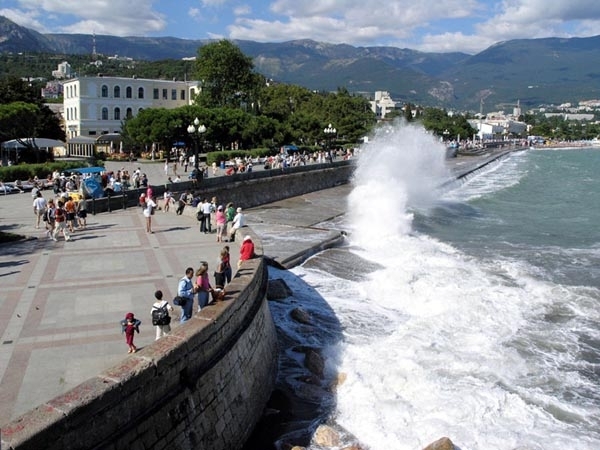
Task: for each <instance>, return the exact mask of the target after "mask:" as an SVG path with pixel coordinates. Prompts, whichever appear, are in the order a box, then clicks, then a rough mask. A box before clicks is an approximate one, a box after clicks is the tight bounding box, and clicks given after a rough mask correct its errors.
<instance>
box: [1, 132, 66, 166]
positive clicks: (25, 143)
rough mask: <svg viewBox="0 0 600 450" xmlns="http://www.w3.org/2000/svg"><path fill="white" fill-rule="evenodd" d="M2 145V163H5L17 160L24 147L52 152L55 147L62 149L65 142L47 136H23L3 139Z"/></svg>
mask: <svg viewBox="0 0 600 450" xmlns="http://www.w3.org/2000/svg"><path fill="white" fill-rule="evenodd" d="M0 145H1V147H2V155H1V156H0V159H2V163H3V164H4V163H7V162H8V160H12V161H15V162H19V159H20V158H21V157H20V156H19V153H20V152H21V151H22V150H24V149H26V148H35V147H37V148H39V149H42V150H44V151H46V152H48V153H49V154H54V149H55V148H57V147H58V148H62V149H63V151H64V148H65V143H64V142H63V141H59V140H57V139H48V138H24V139H12V140H10V141H4V142H2V144H0Z"/></svg>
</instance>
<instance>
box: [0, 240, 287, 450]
mask: <svg viewBox="0 0 600 450" xmlns="http://www.w3.org/2000/svg"><path fill="white" fill-rule="evenodd" d="M256 242H257V243H258V242H259V241H258V240H257V241H256ZM256 250H257V252H260V253H262V249H261V248H260V247H259V246H257V248H256ZM260 253H259V254H260ZM267 276H268V275H267V267H266V264H265V262H264V260H263V258H256V259H253V260H251V261H246V262H244V266H243V267H242V268H241V269H240V270H239V271H238V273H237V275H236V277H235V278H234V279H233V280H232V283H231V284H230V285H229V286H228V296H227V300H226V301H224V302H220V303H217V304H215V305H214V306H212V307H209V308H206V309H204V310H203V311H202V312H201V313H199V314H197V315H196V316H195V317H194V318H192V319H191V320H190V321H188V322H186V323H185V324H184V325H182V326H179V327H176V328H174V330H173V331H172V332H171V334H170V335H168V336H166V337H164V338H162V339H160V340H158V341H156V342H155V343H154V344H152V345H150V346H148V347H145V348H144V349H142V350H141V351H139V352H138V353H136V354H134V355H132V356H130V357H128V358H126V359H125V360H124V361H123V362H122V363H121V364H120V365H118V366H115V367H112V368H110V369H109V370H106V371H104V372H103V373H101V374H99V375H98V376H97V377H95V378H92V379H90V380H88V381H86V382H84V383H82V384H81V385H79V386H77V387H76V388H75V389H73V390H71V391H69V392H67V393H66V394H64V395H61V396H59V397H56V398H54V399H52V400H51V401H49V402H47V403H45V404H43V405H41V406H39V407H37V408H36V409H34V410H32V411H31V412H29V413H27V414H25V415H23V416H21V417H20V418H18V419H16V420H15V421H13V422H11V423H9V424H8V425H7V426H6V427H4V428H3V429H2V449H19V450H25V449H32V450H34V449H35V450H39V449H50V450H53V449H56V450H72V449H90V448H94V449H123V448H132V449H148V448H153V449H190V450H191V449H201V448H210V449H211V450H220V449H222V450H229V449H237V448H240V447H242V445H243V444H244V442H245V441H246V440H247V438H248V436H249V435H250V433H251V432H252V430H253V428H254V426H255V425H256V422H257V421H258V419H259V418H260V416H261V413H262V410H263V408H264V405H265V404H266V402H267V400H268V398H269V396H270V393H271V391H272V388H273V384H274V381H275V375H276V371H277V341H276V333H275V327H274V324H273V320H272V318H271V315H270V312H269V306H268V304H267V301H266V288H267V281H268V280H267Z"/></svg>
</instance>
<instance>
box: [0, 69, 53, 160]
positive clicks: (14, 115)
mask: <svg viewBox="0 0 600 450" xmlns="http://www.w3.org/2000/svg"><path fill="white" fill-rule="evenodd" d="M36 137H43V138H48V139H58V140H65V132H64V131H63V129H62V128H61V127H60V121H59V119H58V117H57V116H56V114H54V113H53V112H52V110H50V108H48V107H47V106H46V105H44V103H43V100H42V98H41V96H40V94H39V90H36V89H34V88H33V86H31V85H30V84H29V83H27V82H26V81H23V80H21V79H19V78H16V77H6V78H3V79H0V139H1V140H2V141H9V140H12V139H16V140H17V141H18V142H19V143H21V144H22V145H25V146H26V147H27V148H29V149H30V150H32V151H33V152H34V153H35V160H36V162H40V152H39V148H38V147H37V145H35V138H36ZM49 156H50V157H51V156H52V155H49Z"/></svg>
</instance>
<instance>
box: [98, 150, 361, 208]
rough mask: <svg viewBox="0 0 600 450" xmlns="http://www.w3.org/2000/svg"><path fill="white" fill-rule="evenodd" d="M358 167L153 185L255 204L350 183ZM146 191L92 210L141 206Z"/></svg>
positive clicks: (346, 163) (348, 163) (343, 164)
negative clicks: (139, 200) (141, 196)
mask: <svg viewBox="0 0 600 450" xmlns="http://www.w3.org/2000/svg"><path fill="white" fill-rule="evenodd" d="M354 168H355V166H354V163H353V161H352V160H341V161H334V162H333V163H327V164H310V165H307V166H298V167H290V168H287V169H285V171H282V170H281V169H273V170H263V171H256V172H249V173H238V174H235V175H231V176H221V177H214V178H205V179H204V180H202V182H200V183H199V184H198V185H194V184H193V183H192V182H191V181H184V182H178V183H170V184H168V185H157V186H152V189H153V192H154V196H155V197H157V198H159V199H160V198H162V195H163V193H164V192H165V189H166V188H167V187H168V188H169V189H170V190H171V192H173V193H176V194H177V193H179V192H183V191H185V190H188V189H189V190H190V191H191V192H193V193H194V195H195V196H199V197H207V198H208V199H210V198H212V197H217V198H218V199H222V200H223V201H227V202H230V201H231V202H233V203H234V204H235V205H236V206H242V207H243V208H251V207H253V206H259V205H264V204H265V203H271V202H275V201H278V200H283V199H286V198H290V197H295V196H298V195H302V194H306V193H308V192H314V191H319V190H322V189H328V188H331V187H334V186H338V185H340V184H345V183H348V182H349V181H350V178H351V177H352V173H353V172H354ZM142 192H146V189H133V190H129V191H126V192H125V193H124V194H121V193H119V194H116V195H113V196H111V197H109V198H101V199H95V200H93V201H90V202H89V204H88V211H89V212H91V213H92V214H95V213H100V212H106V211H114V210H118V209H123V208H128V207H133V206H137V204H138V199H139V196H140V194H141V193H142Z"/></svg>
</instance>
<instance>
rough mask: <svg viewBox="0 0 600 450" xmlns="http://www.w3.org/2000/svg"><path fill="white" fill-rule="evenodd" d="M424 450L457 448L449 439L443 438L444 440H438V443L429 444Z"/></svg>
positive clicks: (453, 449) (450, 449) (451, 449)
mask: <svg viewBox="0 0 600 450" xmlns="http://www.w3.org/2000/svg"><path fill="white" fill-rule="evenodd" d="M423 450H455V448H454V444H453V443H452V441H451V440H450V439H449V438H447V437H443V438H441V439H438V440H437V441H435V442H433V443H431V444H429V445H428V446H427V447H425V448H424V449H423Z"/></svg>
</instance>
